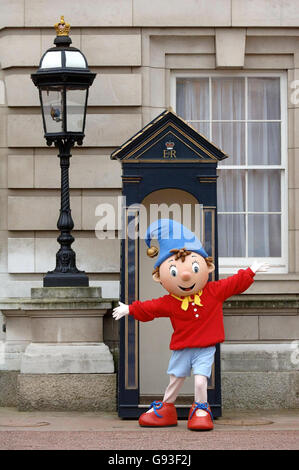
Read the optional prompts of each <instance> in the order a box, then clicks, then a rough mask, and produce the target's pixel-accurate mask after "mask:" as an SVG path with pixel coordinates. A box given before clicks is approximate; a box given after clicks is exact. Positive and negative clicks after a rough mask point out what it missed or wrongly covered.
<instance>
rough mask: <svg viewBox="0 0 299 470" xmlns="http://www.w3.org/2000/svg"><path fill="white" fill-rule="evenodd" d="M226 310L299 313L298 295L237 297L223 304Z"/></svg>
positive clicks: (245, 295) (244, 295) (249, 295)
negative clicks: (265, 310) (278, 310)
mask: <svg viewBox="0 0 299 470" xmlns="http://www.w3.org/2000/svg"><path fill="white" fill-rule="evenodd" d="M223 308H224V309H225V310H230V309H263V310H264V309H267V310H271V309H272V310H277V309H283V310H285V309H294V310H296V311H299V295H298V294H291V295H290V294H289V295H284V294H243V295H235V296H234V297H232V298H230V299H229V300H226V301H225V302H224V304H223Z"/></svg>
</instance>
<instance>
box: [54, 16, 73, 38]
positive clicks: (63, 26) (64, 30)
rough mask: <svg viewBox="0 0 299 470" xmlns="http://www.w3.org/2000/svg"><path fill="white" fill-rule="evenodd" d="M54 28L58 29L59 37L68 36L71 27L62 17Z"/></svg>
mask: <svg viewBox="0 0 299 470" xmlns="http://www.w3.org/2000/svg"><path fill="white" fill-rule="evenodd" d="M54 28H55V29H56V35H57V36H68V35H69V32H70V29H71V26H70V24H69V23H66V22H65V21H64V16H61V17H60V22H59V23H56V24H55V25H54Z"/></svg>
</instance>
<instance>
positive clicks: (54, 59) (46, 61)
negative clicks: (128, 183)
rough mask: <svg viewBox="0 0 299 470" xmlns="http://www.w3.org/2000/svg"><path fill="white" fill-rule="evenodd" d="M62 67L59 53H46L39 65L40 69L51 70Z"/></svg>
mask: <svg viewBox="0 0 299 470" xmlns="http://www.w3.org/2000/svg"><path fill="white" fill-rule="evenodd" d="M60 67H62V62H61V51H50V52H47V53H46V54H45V56H44V58H43V60H42V63H41V65H40V68H41V69H53V68H55V69H56V68H60Z"/></svg>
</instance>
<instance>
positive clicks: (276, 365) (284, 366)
mask: <svg viewBox="0 0 299 470" xmlns="http://www.w3.org/2000/svg"><path fill="white" fill-rule="evenodd" d="M295 346H296V345H295V344H294V343H290V342H288V343H277V344H273V343H252V344H251V343H247V344H244V343H243V344H227V343H222V344H221V346H220V348H221V370H222V371H223V372H269V371H271V372H283V371H292V370H296V368H297V369H298V363H297V360H296V357H294V359H293V355H295V354H296V348H295ZM294 353H295V354H294Z"/></svg>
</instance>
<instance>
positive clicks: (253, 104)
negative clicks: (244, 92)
mask: <svg viewBox="0 0 299 470" xmlns="http://www.w3.org/2000/svg"><path fill="white" fill-rule="evenodd" d="M248 119H280V79H279V78H248Z"/></svg>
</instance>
